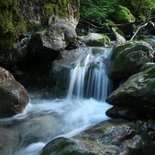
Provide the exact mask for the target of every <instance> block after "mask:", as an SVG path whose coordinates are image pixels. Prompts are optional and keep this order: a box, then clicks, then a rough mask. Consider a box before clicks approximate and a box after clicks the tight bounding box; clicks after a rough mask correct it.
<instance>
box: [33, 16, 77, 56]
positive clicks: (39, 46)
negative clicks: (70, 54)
mask: <svg viewBox="0 0 155 155" xmlns="http://www.w3.org/2000/svg"><path fill="white" fill-rule="evenodd" d="M75 39H76V31H75V27H73V26H72V24H71V23H69V22H68V21H67V20H66V19H62V18H59V17H57V16H52V17H50V18H49V23H48V27H47V28H46V29H44V30H43V31H39V32H36V33H34V34H33V35H32V39H31V43H30V44H31V49H32V51H33V52H34V53H36V54H37V53H40V54H42V55H43V56H46V57H47V58H48V57H50V56H53V55H55V54H56V53H55V52H56V51H60V50H63V49H64V48H66V47H67V46H68V45H69V44H71V43H74V42H75Z"/></svg>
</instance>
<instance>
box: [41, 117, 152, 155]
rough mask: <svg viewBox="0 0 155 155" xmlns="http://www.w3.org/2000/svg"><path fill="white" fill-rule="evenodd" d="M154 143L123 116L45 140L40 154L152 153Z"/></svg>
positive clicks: (120, 154)
mask: <svg viewBox="0 0 155 155" xmlns="http://www.w3.org/2000/svg"><path fill="white" fill-rule="evenodd" d="M153 151H154V145H153V143H152V142H151V141H150V138H149V137H148V136H146V135H145V134H144V133H143V132H142V131H141V130H140V129H138V127H137V126H136V125H134V124H133V123H131V122H127V121H124V120H120V119H119V120H118V119H117V120H109V121H105V122H102V123H100V124H98V125H96V126H94V127H91V128H90V129H88V130H86V131H84V132H82V133H81V134H79V135H77V136H75V137H73V139H67V138H63V137H59V138H56V139H54V140H52V141H51V142H49V143H48V144H47V145H46V146H45V147H44V148H43V152H42V153H41V155H64V154H67V155H68V154H72V155H73V154H81V155H88V154H89V155H108V154H110V155H137V154H150V155H151V154H152V153H153Z"/></svg>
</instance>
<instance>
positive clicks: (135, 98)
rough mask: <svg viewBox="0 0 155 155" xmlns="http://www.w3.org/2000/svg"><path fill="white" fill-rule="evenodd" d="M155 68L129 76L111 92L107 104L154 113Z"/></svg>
mask: <svg viewBox="0 0 155 155" xmlns="http://www.w3.org/2000/svg"><path fill="white" fill-rule="evenodd" d="M154 86H155V66H153V67H150V68H149V69H147V70H144V71H143V72H139V73H137V74H135V75H133V76H131V77H130V78H129V79H128V80H127V81H126V82H124V83H123V84H122V85H120V87H119V88H118V89H116V90H115V91H114V92H112V93H111V94H110V95H109V96H108V98H107V100H106V101H107V102H108V103H110V104H112V105H116V106H123V107H129V108H132V109H134V110H139V111H145V112H147V111H148V112H149V114H151V113H150V112H153V113H154V110H155V102H154V101H155V87H154Z"/></svg>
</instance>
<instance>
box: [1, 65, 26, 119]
mask: <svg viewBox="0 0 155 155" xmlns="http://www.w3.org/2000/svg"><path fill="white" fill-rule="evenodd" d="M28 100H29V98H28V94H27V91H26V90H25V88H24V87H23V86H22V85H21V84H20V83H18V82H17V81H16V80H15V79H14V77H13V75H12V74H11V73H10V72H9V71H7V70H5V69H4V68H2V67H0V116H1V117H4V116H11V115H14V114H17V113H20V112H22V110H23V109H24V107H25V106H26V104H27V103H28Z"/></svg>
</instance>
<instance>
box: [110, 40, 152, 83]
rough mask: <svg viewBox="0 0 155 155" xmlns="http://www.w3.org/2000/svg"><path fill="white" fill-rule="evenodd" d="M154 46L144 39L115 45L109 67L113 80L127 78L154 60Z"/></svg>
mask: <svg viewBox="0 0 155 155" xmlns="http://www.w3.org/2000/svg"><path fill="white" fill-rule="evenodd" d="M153 53H154V52H153V49H152V47H151V46H150V45H149V44H147V43H146V42H143V41H129V42H126V43H124V44H118V45H116V46H115V47H113V50H112V55H111V59H110V62H109V67H108V74H109V77H110V78H111V79H113V80H122V79H126V78H128V77H129V76H131V75H133V74H135V73H137V72H139V69H140V68H141V67H142V65H143V64H145V63H147V62H152V61H153Z"/></svg>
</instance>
